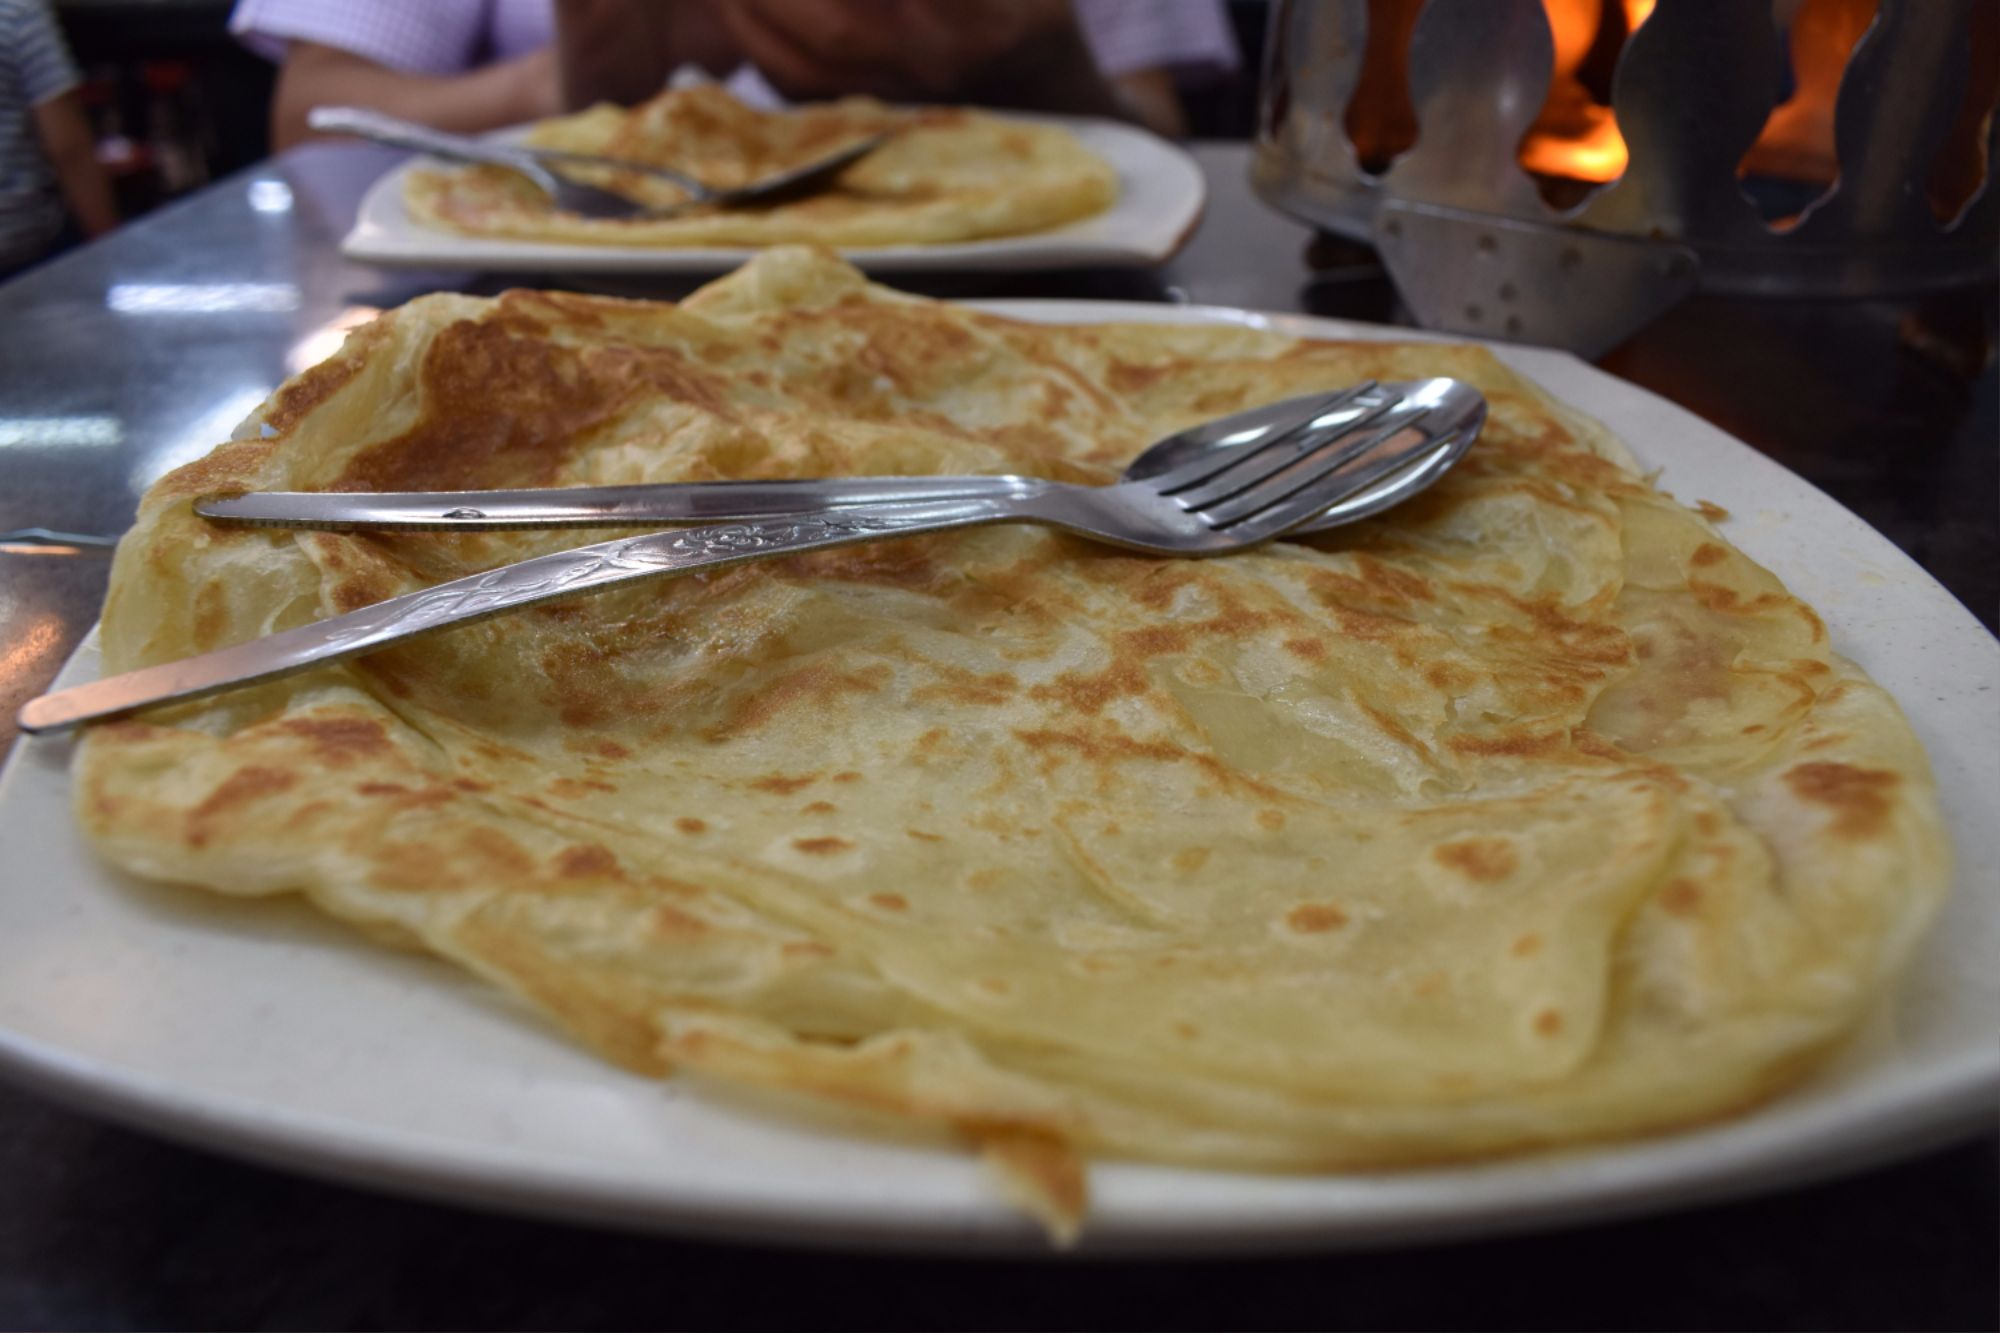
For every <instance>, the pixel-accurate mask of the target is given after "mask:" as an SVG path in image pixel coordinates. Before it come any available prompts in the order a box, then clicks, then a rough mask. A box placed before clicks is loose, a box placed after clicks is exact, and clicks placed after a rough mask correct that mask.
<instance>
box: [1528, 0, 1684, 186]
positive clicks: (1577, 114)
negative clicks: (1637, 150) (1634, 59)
mask: <svg viewBox="0 0 2000 1333" xmlns="http://www.w3.org/2000/svg"><path fill="white" fill-rule="evenodd" d="M1655 2H1656V0H1621V7H1622V9H1623V11H1624V12H1623V17H1624V20H1625V31H1626V33H1627V34H1628V35H1629V34H1631V33H1634V32H1637V31H1638V30H1639V25H1640V24H1641V23H1644V22H1645V21H1646V19H1647V17H1648V16H1649V15H1650V14H1651V13H1652V12H1653V6H1654V4H1655ZM1542 7H1543V9H1544V10H1545V11H1546V12H1547V14H1548V17H1549V31H1550V34H1551V35H1552V36H1553V37H1554V38H1555V68H1554V71H1553V73H1552V75H1551V77H1550V79H1549V96H1548V100H1547V101H1546V102H1545V103H1543V105H1542V114H1541V115H1540V116H1539V117H1538V118H1537V119H1536V121H1535V124H1534V127H1533V128H1532V129H1530V130H1529V131H1528V135H1527V138H1526V139H1524V140H1523V141H1522V144H1521V159H1520V160H1521V165H1522V166H1523V167H1526V168H1527V169H1528V170H1529V171H1532V172H1535V173H1537V174H1539V175H1544V176H1560V177H1566V178H1568V179H1571V180H1580V181H1611V180H1616V179H1618V177H1619V175H1620V174H1622V173H1623V172H1624V170H1625V163H1626V161H1627V160H1628V157H1629V154H1628V153H1627V152H1626V148H1625V137H1624V136H1623V135H1622V134H1620V133H1619V132H1618V122H1617V120H1616V119H1615V118H1614V117H1613V116H1612V114H1611V108H1610V107H1608V106H1606V105H1604V104H1603V103H1601V102H1599V101H1598V100H1597V99H1596V98H1594V97H1593V96H1591V93H1590V91H1589V90H1588V89H1587V88H1585V87H1584V86H1583V83H1582V81H1581V80H1580V79H1579V78H1578V72H1579V71H1580V70H1581V69H1582V67H1583V63H1584V61H1585V59H1586V58H1587V57H1588V56H1589V55H1590V51H1591V48H1592V47H1593V46H1595V45H1596V44H1597V40H1598V37H1599V28H1600V27H1601V26H1602V25H1603V21H1604V18H1605V11H1606V8H1607V6H1606V5H1605V4H1604V3H1603V0H1542Z"/></svg>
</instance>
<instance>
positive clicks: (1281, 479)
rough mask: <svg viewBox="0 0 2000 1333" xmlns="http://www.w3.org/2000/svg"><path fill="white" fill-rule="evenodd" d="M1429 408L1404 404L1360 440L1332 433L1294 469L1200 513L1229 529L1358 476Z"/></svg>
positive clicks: (1303, 455)
mask: <svg viewBox="0 0 2000 1333" xmlns="http://www.w3.org/2000/svg"><path fill="white" fill-rule="evenodd" d="M1429 412H1430V409H1429V408H1427V407H1415V406H1408V405H1405V406H1404V407H1402V408H1401V409H1399V410H1398V411H1397V412H1395V413H1394V414H1392V416H1391V418H1390V419H1389V420H1387V421H1384V422H1382V424H1381V425H1379V426H1377V427H1376V428H1375V429H1374V430H1371V431H1368V432H1366V433H1365V434H1363V435H1362V436H1361V437H1360V438H1359V439H1356V438H1354V437H1353V436H1352V435H1349V434H1347V433H1346V432H1341V433H1338V434H1334V433H1332V432H1329V433H1328V435H1327V437H1326V438H1324V439H1322V440H1320V441H1317V442H1316V443H1315V444H1314V446H1313V447H1312V448H1311V449H1310V450H1307V451H1306V452H1304V453H1301V454H1299V455H1298V456H1297V457H1296V458H1295V459H1294V460H1293V461H1292V464H1291V466H1290V467H1288V468H1286V469H1284V470H1282V471H1280V472H1277V473H1276V474H1274V475H1273V476H1272V477H1271V478H1270V480H1268V481H1265V482H1262V483H1260V484H1258V485H1256V486H1252V487H1250V488H1248V489H1246V490H1242V491H1239V492H1237V493H1236V494H1235V495H1231V496H1227V497H1225V498H1224V499H1222V500H1220V501H1219V502H1217V503H1215V504H1209V505H1201V506H1197V507H1195V512H1197V513H1198V514H1200V515H1201V517H1202V518H1203V519H1205V520H1206V521H1207V522H1209V523H1210V524H1213V525H1215V526H1218V527H1226V526H1227V525H1229V524H1231V523H1235V522H1237V521H1239V520H1241V519H1244V518H1247V517H1249V516H1250V515H1251V514H1254V513H1256V512H1257V511H1258V510H1260V509H1263V508H1265V507H1267V506H1269V505H1273V504H1276V503H1277V502H1278V501H1280V500H1282V499H1284V498H1285V497H1286V496H1288V495H1291V494H1293V493H1295V492H1297V491H1299V490H1302V489H1304V488H1305V487H1308V486H1312V485H1314V484H1315V483H1318V482H1320V481H1321V480H1322V479H1324V478H1328V477H1332V476H1335V475H1340V476H1344V477H1349V478H1350V479H1351V478H1353V477H1358V476H1360V475H1361V473H1362V472H1363V471H1364V470H1366V469H1368V468H1369V466H1370V464H1371V463H1372V462H1374V461H1375V458H1376V456H1377V455H1378V454H1381V453H1385V452H1392V451H1387V450H1384V449H1383V446H1384V445H1385V444H1387V443H1388V442H1389V441H1391V440H1394V439H1395V438H1396V437H1397V436H1399V435H1401V434H1403V433H1404V432H1405V431H1408V430H1411V429H1413V428H1416V427H1417V426H1418V424H1419V423H1420V422H1422V421H1423V419H1424V418H1425V417H1426V416H1427V415H1428V414H1429ZM1431 433H1433V434H1434V433H1435V432H1431ZM1322 489H1324V488H1322ZM1339 498H1340V497H1339V496H1338V495H1329V497H1328V503H1332V501H1333V500H1336V499H1339Z"/></svg>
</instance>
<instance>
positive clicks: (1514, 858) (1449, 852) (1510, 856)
mask: <svg viewBox="0 0 2000 1333" xmlns="http://www.w3.org/2000/svg"><path fill="white" fill-rule="evenodd" d="M1431 856H1432V858H1433V859H1435V860H1436V861H1437V863H1438V864H1439V865H1443V866H1449V867H1450V868H1451V869H1453V870H1456V871H1458V872H1459V873H1460V874H1462V875H1464V876H1465V877H1466V878H1467V879H1472V880H1478V881H1480V882H1482V883H1488V884H1490V883H1492V882H1494V881H1495V880H1502V879H1505V878H1507V876H1509V875H1511V874H1513V873H1514V870H1515V868H1516V867H1517V866H1518V865H1519V864H1520V857H1519V856H1518V855H1517V854H1516V853H1515V851H1514V844H1513V843H1511V842H1509V841H1507V840H1506V839H1505V838H1456V839H1454V840H1452V841H1451V842H1443V843H1439V844H1438V845H1437V846H1436V847H1435V848H1433V849H1432V851H1431Z"/></svg>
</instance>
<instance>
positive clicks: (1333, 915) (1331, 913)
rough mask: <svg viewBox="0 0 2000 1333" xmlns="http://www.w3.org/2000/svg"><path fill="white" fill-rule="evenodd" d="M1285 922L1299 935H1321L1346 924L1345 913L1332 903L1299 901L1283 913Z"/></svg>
mask: <svg viewBox="0 0 2000 1333" xmlns="http://www.w3.org/2000/svg"><path fill="white" fill-rule="evenodd" d="M1285 924H1286V925H1287V926H1290V927H1291V928H1292V929H1293V930H1295V931H1297V932H1298V933H1299V934H1301V935H1323V934H1325V933H1326V932H1327V931H1329V930H1339V929H1340V928H1341V927H1342V926H1344V925H1346V924H1347V913H1346V912H1344V911H1342V910H1341V909H1340V908H1339V907H1338V906H1336V905H1335V904H1333V903H1300V904H1299V905H1298V906H1297V907H1294V908H1293V909H1292V910H1291V911H1289V912H1287V913H1285Z"/></svg>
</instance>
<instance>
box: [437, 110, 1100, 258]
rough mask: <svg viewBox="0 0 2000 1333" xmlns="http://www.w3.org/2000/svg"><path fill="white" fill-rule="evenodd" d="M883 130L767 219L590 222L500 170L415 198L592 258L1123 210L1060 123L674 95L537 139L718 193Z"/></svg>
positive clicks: (627, 182) (886, 235)
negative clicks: (660, 171) (652, 167)
mask: <svg viewBox="0 0 2000 1333" xmlns="http://www.w3.org/2000/svg"><path fill="white" fill-rule="evenodd" d="M882 133H888V134H890V135H892V137H891V138H890V140H889V142H887V143H885V144H884V145H882V146H881V147H880V148H877V149H876V150H875V151H874V152H872V153H870V154H869V155H868V156H867V157H865V158H863V159H861V160H860V161H859V162H857V163H855V164H854V165H853V166H852V167H849V168H848V169H847V170H846V171H844V172H842V173H841V175H840V177H839V179H838V180H837V181H836V183H835V184H834V186H833V188H831V189H828V190H826V191H824V192H822V193H819V194H815V195H811V196H809V197H807V198H803V199H795V200H791V201H788V202H780V203H775V204H770V205H764V206H758V207H748V208H719V207H713V206H700V207H692V208H687V209H685V210H684V211H677V212H676V213H674V215H673V216H670V217H657V218H620V219H603V218H585V217H579V216H577V215H576V214H573V213H564V212H559V211H557V210H556V208H555V207H554V205H553V204H552V203H551V202H550V200H549V199H548V197H547V196H546V195H544V194H542V193H541V192H540V191H539V190H537V189H536V188H535V187H534V186H533V185H532V184H530V183H529V182H528V181H526V180H524V179H523V178H522V177H520V176H518V175H516V174H515V173H513V172H509V171H504V170H501V169H499V168H494V167H476V168H459V169H454V170H449V171H438V170H422V171H416V172H413V173H412V174H411V175H410V178H409V181H408V184H407V187H406V189H405V192H404V198H405V201H406V203H407V205H408V207H409V209H410V212H411V214H412V215H413V216H414V217H415V218H416V219H417V220H418V221H419V222H422V223H425V224H427V225H429V226H433V227H441V228H443V229H445V230H447V231H457V232H464V233H466V234H468V235H474V236H494V237H506V238H509V239H513V240H522V241H562V242H568V243H573V244H579V245H642V246H654V245H657V246H764V245H782V244H787V243H797V242H809V243H814V244H819V245H832V246H841V247H849V248H866V247H871V246H890V245H929V244H941V243H946V242H953V241H976V240H985V239H990V238H994V237H1002V236H1017V235H1021V234H1023V233H1026V232H1036V231H1047V230H1049V229H1050V228H1052V227H1059V226H1062V225H1063V224H1065V223H1069V222H1075V221H1077V220H1078V219H1080V218H1086V217H1089V216H1091V215H1092V214H1096V213H1101V212H1103V211H1104V210H1105V209H1107V208H1109V207H1110V206H1111V205H1112V203H1113V202H1114V201H1115V200H1116V199H1117V197H1118V177H1117V174H1116V173H1115V172H1114V171H1113V170H1112V169H1111V166H1110V164H1108V163H1106V162H1105V161H1104V160H1103V159H1102V158H1100V157H1098V156H1097V155H1096V154H1095V153H1093V152H1091V151H1090V150H1089V149H1087V148H1085V147H1084V146H1083V145H1082V144H1081V143H1080V142H1078V141H1077V138H1076V136H1075V135H1073V134H1071V133H1070V132H1069V131H1068V130H1066V129H1063V128H1061V127H1060V126H1055V125H1047V124H1035V123H1031V122H1027V121H1020V120H1007V119H1002V118H1000V117H998V116H991V115H986V114H984V113H981V112H978V111H970V110H962V109H953V108H935V109H925V110H917V111H911V110H899V109H897V108H893V107H889V106H885V105H884V104H882V103H880V102H876V101H873V100H871V99H868V98H859V97H851V98H844V99H842V100H840V101H838V102H827V103H820V104H816V105H811V106H805V107H800V108H797V109H795V110H791V111H758V110H754V109H752V108H750V107H746V106H744V105H742V104H741V103H739V102H737V101H736V100H735V99H734V98H732V97H731V96H730V95H729V94H728V93H726V92H724V91H723V90H722V89H720V88H716V87H713V86H703V87H697V88H688V89H681V90H678V91H673V92H667V93H662V94H661V95H660V96H659V97H656V98H654V99H653V100H652V101H651V102H648V103H646V104H645V105H643V106H639V107H635V108H633V109H632V110H630V111H626V110H624V109H621V108H619V107H614V106H609V105H605V106H598V107H593V108H592V109H590V110H588V111H584V112H580V113H578V114H576V115H572V116H564V117H560V118H557V119H555V120H549V121H544V122H542V123H541V124H539V125H537V126H536V127H535V128H534V130H533V131H531V132H530V134H529V136H528V138H529V141H530V142H531V143H534V144H535V145H537V146H538V147H543V148H559V149H565V150H568V151H570V152H578V153H591V154H596V155H600V156H609V157H617V158H621V159H624V160H627V161H633V162H647V163H658V164H660V165H664V166H670V167H675V168H678V169H679V170H681V171H684V172H686V173H688V174H689V175H691V176H693V177H694V178H695V179H696V180H698V181H701V182H702V183H703V184H705V185H708V186H710V187H712V188H715V189H733V188H737V187H740V186H744V185H749V184H752V183H754V182H756V181H759V180H764V179H767V178H769V177H771V176H775V175H777V174H779V173H780V172H784V171H788V170H791V169H794V168H796V167H799V166H803V165H806V164H808V163H811V162H815V161H819V160H821V159H823V158H825V157H827V156H829V155H831V154H832V153H834V152H836V151H838V150H839V149H840V148H842V147H844V146H845V145H847V144H850V143H854V142H857V141H859V140H861V139H864V138H867V137H869V136H872V135H876V134H882ZM571 174H573V175H574V176H575V178H576V179H578V180H581V181H584V182H586V183H588V184H594V185H599V186H603V187H605V188H609V189H614V190H616V191H618V192H619V193H622V194H625V195H628V196H630V197H632V198H635V199H639V200H642V201H645V202H647V203H650V204H652V205H653V206H655V207H660V208H670V207H675V206H678V205H682V204H684V203H685V202H686V196H685V194H684V193H683V192H682V191H681V190H680V189H679V188H678V187H677V186H675V185H672V184H670V183H667V182H664V181H662V180H660V179H658V178H655V177H648V176H644V175H639V174H636V173H630V172H601V171H594V170H582V171H574V170H572V172H571Z"/></svg>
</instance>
